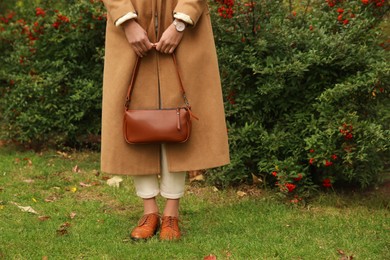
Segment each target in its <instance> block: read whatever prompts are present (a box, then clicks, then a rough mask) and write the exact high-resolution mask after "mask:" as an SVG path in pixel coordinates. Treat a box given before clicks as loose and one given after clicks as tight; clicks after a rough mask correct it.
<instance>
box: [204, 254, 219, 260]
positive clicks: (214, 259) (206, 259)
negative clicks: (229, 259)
mask: <svg viewBox="0 0 390 260" xmlns="http://www.w3.org/2000/svg"><path fill="white" fill-rule="evenodd" d="M203 260H217V257H216V256H215V255H212V254H210V255H208V256H205V257H204V258H203Z"/></svg>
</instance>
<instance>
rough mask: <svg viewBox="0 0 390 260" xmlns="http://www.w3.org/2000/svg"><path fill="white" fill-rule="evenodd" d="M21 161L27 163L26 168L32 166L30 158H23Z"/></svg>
mask: <svg viewBox="0 0 390 260" xmlns="http://www.w3.org/2000/svg"><path fill="white" fill-rule="evenodd" d="M23 161H27V165H28V166H32V165H33V163H32V161H31V159H30V158H23Z"/></svg>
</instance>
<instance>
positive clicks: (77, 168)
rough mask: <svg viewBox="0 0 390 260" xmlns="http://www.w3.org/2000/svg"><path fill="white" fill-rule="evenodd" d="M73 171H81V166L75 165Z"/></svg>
mask: <svg viewBox="0 0 390 260" xmlns="http://www.w3.org/2000/svg"><path fill="white" fill-rule="evenodd" d="M72 172H75V173H79V172H81V170H80V168H79V166H78V165H76V166H74V167H73V168H72Z"/></svg>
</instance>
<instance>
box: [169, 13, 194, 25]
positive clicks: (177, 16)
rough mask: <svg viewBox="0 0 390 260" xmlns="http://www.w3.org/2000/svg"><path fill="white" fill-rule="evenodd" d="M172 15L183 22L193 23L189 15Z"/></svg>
mask: <svg viewBox="0 0 390 260" xmlns="http://www.w3.org/2000/svg"><path fill="white" fill-rule="evenodd" d="M173 17H174V18H176V19H179V20H182V21H183V22H185V23H187V24H191V25H193V24H194V22H193V21H192V20H191V17H190V16H189V15H186V14H183V13H174V14H173Z"/></svg>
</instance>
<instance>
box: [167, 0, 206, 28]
mask: <svg viewBox="0 0 390 260" xmlns="http://www.w3.org/2000/svg"><path fill="white" fill-rule="evenodd" d="M206 1H207V0H178V1H177V5H176V7H175V10H174V13H182V14H186V15H188V16H189V17H190V18H191V20H192V22H193V25H195V24H196V23H197V22H198V20H199V18H200V16H201V15H202V13H203V11H204V9H205V8H206Z"/></svg>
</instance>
